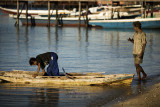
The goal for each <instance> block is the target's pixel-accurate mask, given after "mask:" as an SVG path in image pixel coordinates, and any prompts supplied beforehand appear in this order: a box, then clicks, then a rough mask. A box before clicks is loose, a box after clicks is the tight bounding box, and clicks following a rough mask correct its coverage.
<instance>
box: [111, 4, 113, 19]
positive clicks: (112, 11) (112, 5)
mask: <svg viewBox="0 0 160 107" xmlns="http://www.w3.org/2000/svg"><path fill="white" fill-rule="evenodd" d="M111 19H113V1H112V7H111Z"/></svg>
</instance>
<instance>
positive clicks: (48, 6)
mask: <svg viewBox="0 0 160 107" xmlns="http://www.w3.org/2000/svg"><path fill="white" fill-rule="evenodd" d="M48 27H50V0H48Z"/></svg>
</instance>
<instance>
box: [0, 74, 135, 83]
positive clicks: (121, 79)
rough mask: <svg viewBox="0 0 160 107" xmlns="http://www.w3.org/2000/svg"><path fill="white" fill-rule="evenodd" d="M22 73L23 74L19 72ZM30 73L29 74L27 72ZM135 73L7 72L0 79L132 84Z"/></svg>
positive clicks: (36, 81)
mask: <svg viewBox="0 0 160 107" xmlns="http://www.w3.org/2000/svg"><path fill="white" fill-rule="evenodd" d="M19 75H21V74H19ZM27 75H28V74H27ZM133 77H134V74H110V75H102V74H99V75H97V74H96V75H84V74H83V75H79V76H78V75H75V76H69V77H66V76H37V77H36V78H33V77H32V76H31V75H30V76H29V75H28V76H26V77H25V76H24V75H22V76H16V75H13V74H12V73H8V74H7V73H6V72H5V74H4V75H1V76H0V79H2V80H5V81H8V82H14V83H25V84H46V85H47V84H53V85H70V86H72V85H82V86H83V85H120V84H124V85H130V84H131V83H132V80H133Z"/></svg>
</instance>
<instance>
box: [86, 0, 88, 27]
mask: <svg viewBox="0 0 160 107" xmlns="http://www.w3.org/2000/svg"><path fill="white" fill-rule="evenodd" d="M86 27H88V2H87V4H86Z"/></svg>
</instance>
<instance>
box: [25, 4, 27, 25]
mask: <svg viewBox="0 0 160 107" xmlns="http://www.w3.org/2000/svg"><path fill="white" fill-rule="evenodd" d="M25 4H26V25H27V26H28V1H26V3H25Z"/></svg>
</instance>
